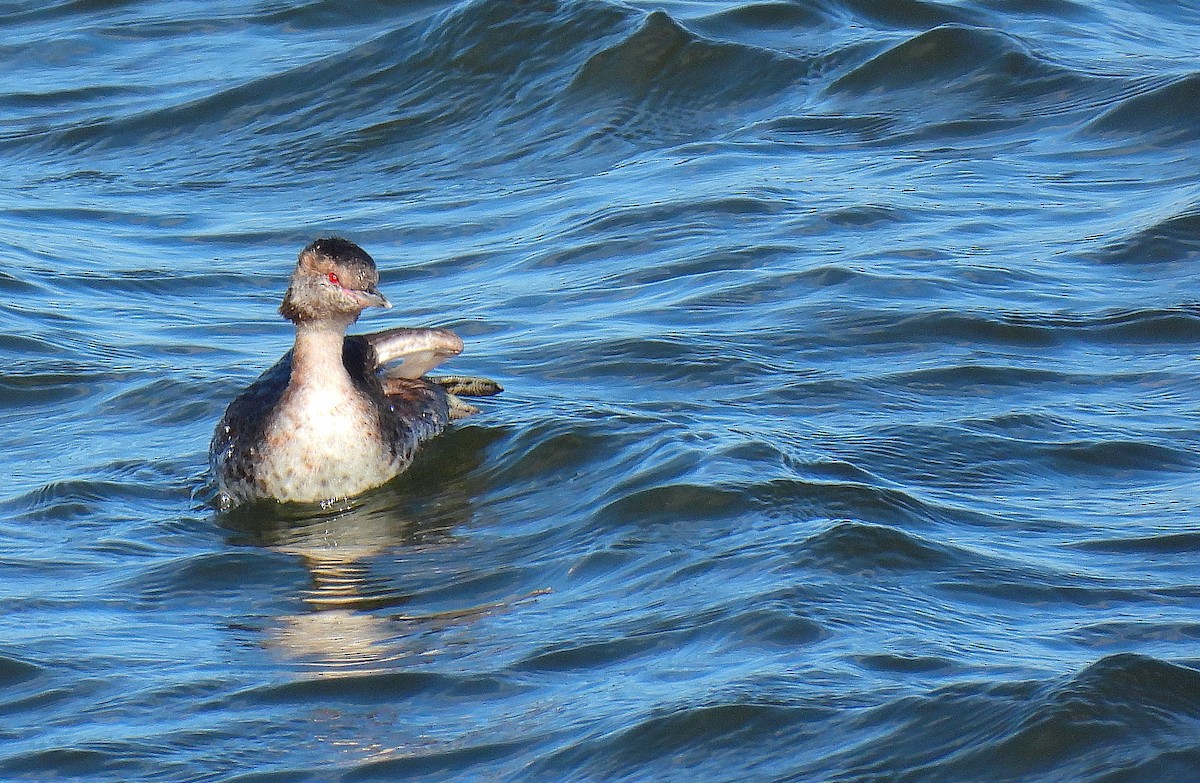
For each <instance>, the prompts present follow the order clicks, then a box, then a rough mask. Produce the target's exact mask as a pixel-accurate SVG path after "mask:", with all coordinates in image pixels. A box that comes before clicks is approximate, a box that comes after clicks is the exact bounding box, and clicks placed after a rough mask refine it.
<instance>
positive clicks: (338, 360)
mask: <svg viewBox="0 0 1200 783" xmlns="http://www.w3.org/2000/svg"><path fill="white" fill-rule="evenodd" d="M349 325H350V324H349V323H340V322H336V321H329V320H322V321H319V322H316V321H314V322H307V323H299V324H296V344H295V347H294V348H293V349H292V377H291V385H292V386H296V387H300V386H312V385H321V386H330V385H342V384H349V383H350V375H349V373H347V372H346V366H345V365H344V364H343V363H342V342H343V341H344V340H345V337H346V328H347V327H348V326H349Z"/></svg>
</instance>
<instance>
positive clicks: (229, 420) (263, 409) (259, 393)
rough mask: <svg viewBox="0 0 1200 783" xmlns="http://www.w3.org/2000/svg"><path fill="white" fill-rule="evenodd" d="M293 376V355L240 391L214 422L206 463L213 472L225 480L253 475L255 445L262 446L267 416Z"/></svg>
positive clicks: (276, 364)
mask: <svg viewBox="0 0 1200 783" xmlns="http://www.w3.org/2000/svg"><path fill="white" fill-rule="evenodd" d="M291 376H292V352H291V351H288V352H287V353H286V354H284V355H283V358H281V359H280V360H279V361H278V362H276V363H275V365H274V366H273V367H271V368H270V369H269V370H267V371H266V372H264V373H263V374H262V375H260V376H258V378H257V379H256V380H255V381H254V382H253V383H251V384H250V385H249V386H247V387H246V388H245V390H244V391H242V393H241V394H239V395H238V396H237V397H235V398H234V400H233V402H231V403H229V407H228V408H226V409H225V415H224V416H222V417H221V421H219V422H218V423H217V429H216V431H215V432H213V439H212V443H210V444H209V447H208V460H209V464H210V465H211V466H212V468H213V470H214V471H215V472H217V473H218V474H219V475H221V476H223V477H225V479H226V480H227V481H248V480H250V479H251V477H252V475H253V473H252V471H253V465H252V460H253V458H254V449H253V447H254V446H255V444H258V443H261V442H262V440H263V437H264V434H265V432H266V427H267V423H268V421H269V419H270V413H271V411H273V410H274V409H275V406H276V405H277V404H278V403H279V398H280V397H282V396H283V392H284V390H286V389H287V385H288V380H289V379H290V378H291Z"/></svg>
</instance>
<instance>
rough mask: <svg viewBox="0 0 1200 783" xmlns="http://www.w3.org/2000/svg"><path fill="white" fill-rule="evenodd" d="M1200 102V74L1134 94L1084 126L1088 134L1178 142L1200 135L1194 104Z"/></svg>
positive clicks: (1167, 142) (1193, 138)
mask: <svg viewBox="0 0 1200 783" xmlns="http://www.w3.org/2000/svg"><path fill="white" fill-rule="evenodd" d="M1196 105H1200V73H1193V74H1188V75H1187V76H1184V77H1182V78H1180V79H1178V80H1176V81H1172V82H1171V83H1169V84H1166V85H1164V86H1162V87H1159V88H1157V89H1154V90H1151V91H1150V92H1146V93H1144V94H1139V95H1134V96H1132V97H1130V98H1126V99H1125V100H1122V101H1121V102H1120V103H1118V104H1116V105H1115V106H1113V107H1111V108H1109V109H1107V110H1106V111H1104V112H1103V113H1102V114H1100V115H1099V116H1098V117H1096V118H1095V119H1094V120H1092V121H1091V122H1089V123H1088V124H1087V125H1086V126H1085V127H1084V132H1085V133H1090V134H1099V135H1110V134H1120V135H1122V136H1126V135H1134V134H1136V135H1138V136H1143V137H1146V136H1148V137H1151V138H1153V139H1155V140H1156V141H1157V142H1158V143H1160V144H1178V143H1182V142H1187V141H1194V140H1195V139H1196V138H1198V137H1200V127H1198V126H1197V124H1196V121H1195V120H1196V116H1195V113H1194V112H1193V111H1192V107H1194V106H1196Z"/></svg>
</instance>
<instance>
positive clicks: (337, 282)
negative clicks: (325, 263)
mask: <svg viewBox="0 0 1200 783" xmlns="http://www.w3.org/2000/svg"><path fill="white" fill-rule="evenodd" d="M329 282H331V283H333V284H334V285H341V284H342V281H341V280H338V276H337V275H335V274H334V273H333V272H330V273H329Z"/></svg>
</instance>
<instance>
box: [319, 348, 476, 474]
mask: <svg viewBox="0 0 1200 783" xmlns="http://www.w3.org/2000/svg"><path fill="white" fill-rule="evenodd" d="M405 331H408V332H442V333H443V334H451V335H452V333H451V332H445V331H444V330H441V329H407V330H405V329H394V330H389V331H388V332H378V333H376V334H374V335H352V336H350V337H347V338H346V341H345V343H343V347H342V362H343V364H345V366H346V370H347V371H349V373H350V378H351V380H353V381H354V384H355V386H357V387H358V390H359V391H360V392H361V393H362V394H364V395H366V396H367V397H368V398H370V399H371V401H372V402H373V403H374V406H375V409H376V410H377V411H378V412H379V428H380V431H381V433H382V435H383V437H384V439H385V441H386V442H388V443H390V444H391V446H392V451H393V452H394V453H395V454H397V455H399V456H402V457H404V458H405V459H409V458H411V456H412V453H413V451H414V450H415V449H416V447H417V444H419V443H421V442H422V441H425V440H428V439H430V438H432V437H433V436H434V435H437V434H438V433H439V432H441V431H442V430H444V429H445V428H446V425H447V424H449V422H450V407H449V398H448V396H447V394H446V391H445V390H444V389H442V387H440V386H438V385H436V384H433V383H430V382H429V381H427V380H425V379H424V378H420V377H417V378H406V377H391V375H390V374H388V375H384V376H383V377H381V376H380V375H379V374H377V373H376V368H377V367H378V366H379V365H380V364H382V362H380V361H379V354H378V351H377V349H376V347H375V345H376V343H375V342H374V341H373V340H372V338H374V337H378V336H379V335H389V334H392V333H393V332H405ZM455 339H456V340H457V339H458V338H457V337H456V338H455ZM383 344H384V345H385V346H386V345H387V344H388V343H387V341H386V340H385V341H383ZM458 345H459V346H460V350H461V346H462V342H461V341H460V342H459V343H458Z"/></svg>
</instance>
